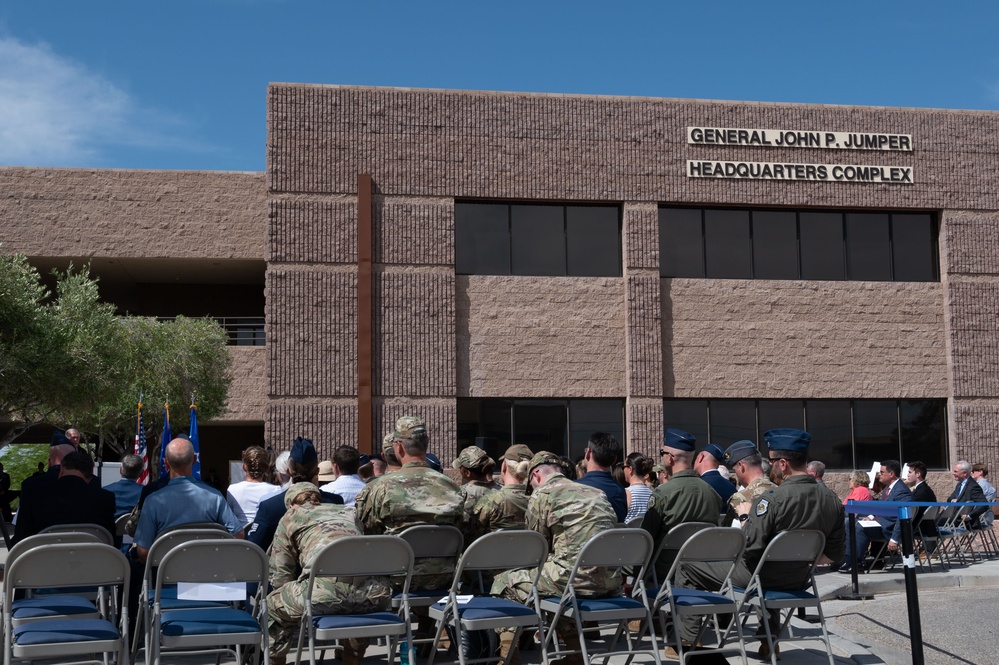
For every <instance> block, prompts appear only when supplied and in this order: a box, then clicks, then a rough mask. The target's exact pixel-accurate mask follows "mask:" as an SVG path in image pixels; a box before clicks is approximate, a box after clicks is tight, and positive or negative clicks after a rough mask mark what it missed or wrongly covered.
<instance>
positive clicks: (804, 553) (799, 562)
mask: <svg viewBox="0 0 999 665" xmlns="http://www.w3.org/2000/svg"><path fill="white" fill-rule="evenodd" d="M825 546H826V537H825V535H824V534H823V533H822V532H821V531H814V530H811V529H798V530H791V531H784V532H782V533H779V534H777V537H775V538H774V539H773V540H771V541H770V544H769V545H767V548H766V549H765V550H764V551H763V556H762V557H761V558H760V562H759V564H758V565H757V566H756V570H754V571H753V575H752V577H751V578H750V580H749V586H747V587H746V588H745V589H738V588H736V589H735V592H736V594H737V595H738V597H739V612H738V614H739V616H742V615H743V614H746V615H747V616H746V618H748V613H749V612H751V611H752V612H754V613H755V614H756V616H757V618H758V619H759V622H760V624H761V626H762V627H763V630H764V635H765V637H766V640H767V645H768V646H769V648H770V662H771V665H777V643H778V642H779V640H780V635H781V633H782V632H783V631H784V629H785V628H786V627H787V625H788V624H789V623H790V621H791V616H792V615H793V614H794V611H795V610H796V609H798V608H807V607H814V608H815V610H816V612H817V613H818V616H819V627H820V628H821V629H822V633H821V635H820V636H818V637H805V636H801V635H799V636H796V637H795V639H796V640H798V641H803V640H808V639H813V640H821V641H822V642H823V643H824V644H825V648H826V654H827V656H828V657H829V665H835V663H834V661H833V655H832V645H830V643H829V633H828V631H826V620H825V617H824V616H823V614H822V604H821V601H820V598H819V590H818V587H817V586H816V584H815V566H816V565H817V563H818V560H819V557H821V556H822V551H823V549H824V548H825ZM789 565H791V566H795V565H796V567H798V568H801V567H802V566H804V568H805V572H804V573H803V577H802V582H801V584H800V585H796V586H795V587H794V588H790V589H788V588H781V589H768V588H767V586H766V584H764V582H763V575H764V572H772V571H774V570H776V571H782V570H786V569H787V568H788V566H789ZM782 580H783V581H784V582H785V584H782V585H781V586H782V587H785V586H787V584H786V583H789V582H790V581H791V580H788V579H787V577H786V575H784V576H783V577H782ZM771 611H774V612H776V613H777V616H778V618H780V619H781V620H779V621H778V622H777V624H778V627H777V630H776V631H774V630H772V629H771V626H770V619H769V616H770V612H771ZM785 611H786V612H787V613H786V615H785V614H784V612H785ZM733 621H734V622H738V621H739V617H738V616H737V617H736V618H735V619H733Z"/></svg>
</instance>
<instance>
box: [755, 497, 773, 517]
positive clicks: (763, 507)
mask: <svg viewBox="0 0 999 665" xmlns="http://www.w3.org/2000/svg"><path fill="white" fill-rule="evenodd" d="M769 507H770V502H769V501H768V500H767V499H760V502H759V503H758V504H756V516H757V517H762V516H763V515H766V514H767V508H769Z"/></svg>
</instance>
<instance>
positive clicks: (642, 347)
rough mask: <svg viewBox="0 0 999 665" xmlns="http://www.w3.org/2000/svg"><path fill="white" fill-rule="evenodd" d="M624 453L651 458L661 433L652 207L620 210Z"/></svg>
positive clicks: (655, 218)
mask: <svg viewBox="0 0 999 665" xmlns="http://www.w3.org/2000/svg"><path fill="white" fill-rule="evenodd" d="M622 236H623V244H624V246H623V248H622V250H623V257H624V280H625V303H626V304H625V307H626V314H625V317H626V329H627V334H626V345H625V347H626V353H627V363H626V382H627V390H628V394H627V407H626V414H627V416H626V417H627V430H628V444H627V450H628V452H633V451H638V452H641V453H644V454H646V455H652V456H653V458H656V457H657V455H656V451H657V450H658V447H659V443H660V441H661V440H662V433H663V339H662V298H661V296H660V285H659V282H660V279H659V211H658V206H657V204H655V203H645V202H641V203H638V202H626V203H625V204H624V224H623V233H622Z"/></svg>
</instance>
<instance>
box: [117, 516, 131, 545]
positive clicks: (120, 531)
mask: <svg viewBox="0 0 999 665" xmlns="http://www.w3.org/2000/svg"><path fill="white" fill-rule="evenodd" d="M131 516H132V513H131V512H128V513H125V514H124V515H122V516H120V517H118V518H117V519H115V521H114V532H115V535H116V536H118V537H119V538H124V537H125V536H127V535H128V534H127V532H126V531H125V526H126V525H127V524H128V518H129V517H131ZM129 542H132V541H131V540H129Z"/></svg>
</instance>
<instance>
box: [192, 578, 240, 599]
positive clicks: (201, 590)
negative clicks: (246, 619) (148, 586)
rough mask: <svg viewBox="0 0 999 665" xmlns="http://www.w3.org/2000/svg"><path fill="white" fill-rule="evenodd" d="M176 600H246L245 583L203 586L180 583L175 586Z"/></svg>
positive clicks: (207, 584)
mask: <svg viewBox="0 0 999 665" xmlns="http://www.w3.org/2000/svg"><path fill="white" fill-rule="evenodd" d="M177 598H178V599H180V600H224V601H238V600H246V582H216V583H204V584H201V583H195V582H180V583H178V584H177Z"/></svg>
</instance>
